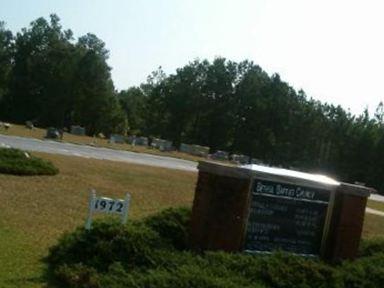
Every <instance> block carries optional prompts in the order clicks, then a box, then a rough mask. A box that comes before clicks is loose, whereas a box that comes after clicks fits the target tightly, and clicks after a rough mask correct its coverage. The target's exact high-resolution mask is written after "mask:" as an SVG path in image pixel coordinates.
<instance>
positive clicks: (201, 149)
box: [192, 145, 209, 158]
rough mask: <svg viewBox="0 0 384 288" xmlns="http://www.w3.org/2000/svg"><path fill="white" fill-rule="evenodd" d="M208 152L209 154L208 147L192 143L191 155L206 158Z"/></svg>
mask: <svg viewBox="0 0 384 288" xmlns="http://www.w3.org/2000/svg"><path fill="white" fill-rule="evenodd" d="M208 154H209V147H207V146H200V145H192V155H195V156H199V157H204V158H206V157H208Z"/></svg>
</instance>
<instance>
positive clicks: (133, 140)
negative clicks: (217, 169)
mask: <svg viewBox="0 0 384 288" xmlns="http://www.w3.org/2000/svg"><path fill="white" fill-rule="evenodd" d="M110 142H111V143H121V144H123V143H128V144H131V145H137V146H150V147H152V148H155V149H159V150H160V151H174V150H176V148H175V147H174V146H173V143H172V142H171V141H168V140H164V139H160V138H152V139H151V141H150V140H149V139H148V137H143V136H141V137H137V136H134V135H131V136H127V137H125V136H123V135H119V134H112V135H111V137H110ZM149 143H150V144H149ZM179 151H180V152H183V153H186V154H190V155H194V156H199V157H203V158H209V159H213V160H222V161H231V162H233V163H236V164H249V163H252V164H262V162H261V161H260V160H258V159H254V158H250V157H249V156H246V155H242V154H230V153H228V152H226V151H221V150H218V151H216V152H215V153H213V154H209V147H207V146H201V145H194V144H185V143H181V144H180V147H179Z"/></svg>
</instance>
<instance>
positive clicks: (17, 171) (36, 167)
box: [0, 148, 59, 175]
mask: <svg viewBox="0 0 384 288" xmlns="http://www.w3.org/2000/svg"><path fill="white" fill-rule="evenodd" d="M58 172H59V170H58V169H57V168H56V167H55V166H54V165H53V164H52V163H51V162H49V161H45V160H43V159H40V158H37V157H34V156H30V155H29V154H28V153H27V152H24V151H21V150H18V149H8V148H0V173H3V174H13V175H56V174H57V173H58Z"/></svg>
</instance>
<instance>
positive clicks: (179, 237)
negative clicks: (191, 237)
mask: <svg viewBox="0 0 384 288" xmlns="http://www.w3.org/2000/svg"><path fill="white" fill-rule="evenodd" d="M190 218H191V210H190V209H188V208H185V207H183V208H169V209H166V210H164V211H162V212H160V213H158V214H156V215H153V216H151V217H149V218H147V219H146V220H144V223H145V224H146V225H147V226H149V227H150V228H152V229H153V230H155V231H156V232H157V233H159V235H160V237H161V238H163V239H164V240H166V241H169V242H170V243H171V245H172V246H173V247H174V248H176V249H178V250H183V249H186V248H187V245H188V243H187V241H188V227H189V220H190Z"/></svg>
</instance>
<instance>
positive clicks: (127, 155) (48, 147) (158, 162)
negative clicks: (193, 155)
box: [0, 135, 197, 172]
mask: <svg viewBox="0 0 384 288" xmlns="http://www.w3.org/2000/svg"><path fill="white" fill-rule="evenodd" d="M1 146H11V147H13V148H19V149H23V150H27V151H37V152H46V153H52V154H62V155H71V156H80V157H86V158H95V159H105V160H112V161H122V162H129V163H135V164H142V165H150V166H156V167H163V168H170V169H178V170H185V171H193V172H196V171H197V169H196V166H197V163H196V162H193V161H188V160H182V159H176V158H172V157H164V156H157V155H151V154H145V153H135V152H129V151H122V150H114V149H108V148H98V147H92V146H88V145H76V144H71V143H62V142H56V141H50V140H38V139H32V138H24V137H17V136H7V135H0V147H1Z"/></svg>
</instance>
